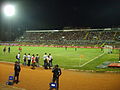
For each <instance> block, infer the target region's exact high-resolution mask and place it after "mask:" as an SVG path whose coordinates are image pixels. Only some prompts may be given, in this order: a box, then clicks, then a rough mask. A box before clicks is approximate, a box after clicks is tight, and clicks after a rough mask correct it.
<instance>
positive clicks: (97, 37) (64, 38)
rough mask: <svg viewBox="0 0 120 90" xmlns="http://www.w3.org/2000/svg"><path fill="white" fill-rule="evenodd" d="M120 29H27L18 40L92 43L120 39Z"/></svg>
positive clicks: (58, 43) (44, 42)
mask: <svg viewBox="0 0 120 90" xmlns="http://www.w3.org/2000/svg"><path fill="white" fill-rule="evenodd" d="M118 37H120V30H111V29H75V30H72V29H70V30H27V31H26V32H25V33H24V34H23V36H22V37H20V38H19V39H17V40H16V41H22V42H34V43H40V44H45V45H51V44H54V45H91V44H94V45H95V44H102V43H107V44H111V43H115V42H116V41H119V38H118Z"/></svg>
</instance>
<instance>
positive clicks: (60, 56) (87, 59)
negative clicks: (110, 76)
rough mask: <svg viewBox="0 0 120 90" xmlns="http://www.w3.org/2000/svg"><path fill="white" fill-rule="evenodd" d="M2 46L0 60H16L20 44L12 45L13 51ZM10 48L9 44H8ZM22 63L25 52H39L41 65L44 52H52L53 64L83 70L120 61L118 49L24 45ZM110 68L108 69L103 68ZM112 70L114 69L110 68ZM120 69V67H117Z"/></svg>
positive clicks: (94, 68)
mask: <svg viewBox="0 0 120 90" xmlns="http://www.w3.org/2000/svg"><path fill="white" fill-rule="evenodd" d="M4 47H5V46H0V61H7V62H15V61H16V58H15V57H16V55H17V54H18V52H19V50H18V48H19V46H11V47H10V48H11V52H10V53H8V51H6V53H3V48H4ZM6 48H7V50H8V46H6ZM20 53H21V63H23V55H24V53H26V54H28V53H30V54H31V55H32V54H35V55H36V54H39V56H40V65H43V55H44V53H47V54H49V53H51V54H52V56H53V64H59V66H60V67H62V68H66V69H68V68H69V69H81V70H101V69H97V68H96V66H97V65H100V64H101V63H103V62H104V61H118V54H117V50H114V51H113V54H105V53H103V52H102V51H101V50H100V49H93V48H77V50H75V48H67V50H65V48H57V47H31V46H22V52H20ZM102 70H108V69H102ZM110 70H112V69H110ZM117 70H119V69H117Z"/></svg>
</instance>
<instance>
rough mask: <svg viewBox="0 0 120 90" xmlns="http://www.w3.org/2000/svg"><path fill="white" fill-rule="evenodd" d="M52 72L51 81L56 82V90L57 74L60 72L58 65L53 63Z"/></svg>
mask: <svg viewBox="0 0 120 90" xmlns="http://www.w3.org/2000/svg"><path fill="white" fill-rule="evenodd" d="M52 72H53V79H52V82H53V83H55V82H56V84H57V88H56V90H58V89H59V76H60V75H61V74H62V72H61V69H60V68H59V66H58V65H55V66H54V68H53V70H52Z"/></svg>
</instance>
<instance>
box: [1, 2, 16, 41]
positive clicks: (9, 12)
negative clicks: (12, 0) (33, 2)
mask: <svg viewBox="0 0 120 90" xmlns="http://www.w3.org/2000/svg"><path fill="white" fill-rule="evenodd" d="M2 11H3V14H4V16H5V18H6V19H7V23H8V26H7V27H8V30H9V32H7V33H8V34H9V35H8V39H10V40H11V34H12V28H11V27H12V18H13V16H14V15H15V6H14V5H12V4H4V5H3V7H2Z"/></svg>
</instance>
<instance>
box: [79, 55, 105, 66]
mask: <svg viewBox="0 0 120 90" xmlns="http://www.w3.org/2000/svg"><path fill="white" fill-rule="evenodd" d="M104 54H105V53H102V54H100V55H99V56H97V57H95V58H93V59H91V60H90V61H88V62H86V63H84V64H83V65H80V66H79V67H83V66H85V65H86V64H88V63H90V62H92V61H93V60H95V59H97V58H99V57H101V56H102V55H104Z"/></svg>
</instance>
